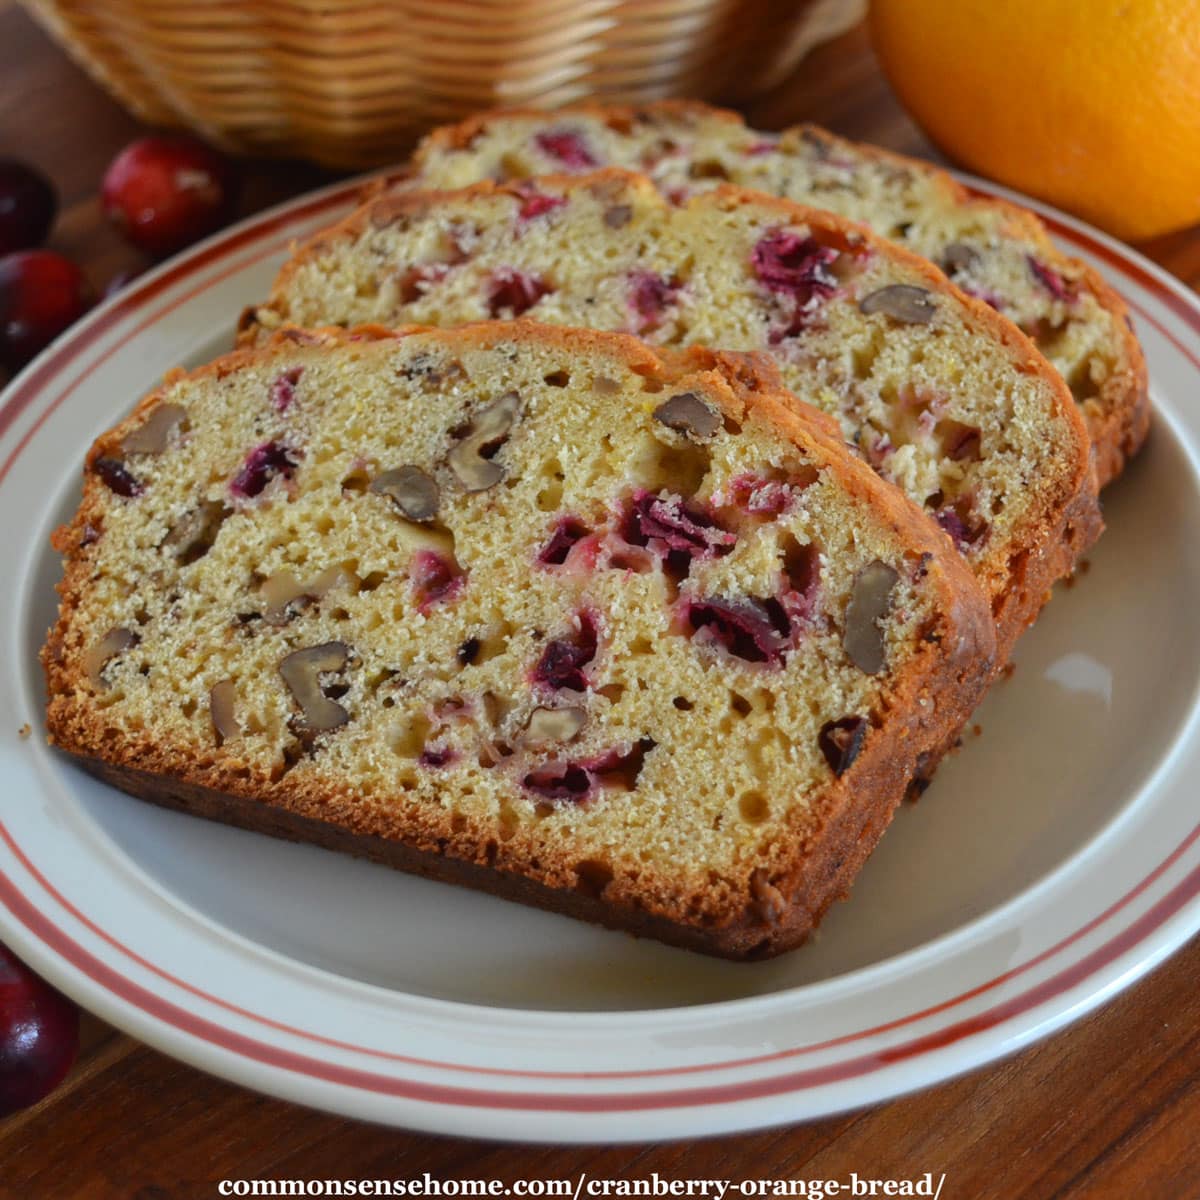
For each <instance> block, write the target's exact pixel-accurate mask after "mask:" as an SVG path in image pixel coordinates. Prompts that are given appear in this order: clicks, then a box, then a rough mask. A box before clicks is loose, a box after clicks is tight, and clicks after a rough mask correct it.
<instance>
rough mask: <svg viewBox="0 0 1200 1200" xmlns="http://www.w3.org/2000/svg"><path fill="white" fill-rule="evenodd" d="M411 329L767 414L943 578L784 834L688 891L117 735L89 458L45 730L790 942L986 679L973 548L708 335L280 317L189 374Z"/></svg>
mask: <svg viewBox="0 0 1200 1200" xmlns="http://www.w3.org/2000/svg"><path fill="white" fill-rule="evenodd" d="M418 333H420V334H422V335H424V336H426V337H429V338H432V339H437V340H445V341H449V342H452V343H453V344H454V345H456V346H458V347H461V346H462V345H463V343H464V342H470V343H472V344H474V345H480V346H487V345H491V344H494V343H496V342H502V341H511V340H512V339H514V338H528V339H536V340H537V341H539V342H540V343H542V344H556V345H558V346H560V347H562V348H564V349H568V350H575V351H579V350H580V349H581V347H584V346H591V347H597V348H602V349H603V350H604V351H605V352H606V353H608V354H610V355H611V354H615V355H617V356H619V357H622V358H623V359H624V360H625V361H626V362H628V363H629V365H630V366H631V367H633V368H634V369H636V370H638V371H639V372H642V373H650V374H653V375H656V376H658V377H659V378H661V379H662V380H663V381H664V382H666V383H670V384H678V383H682V382H685V381H687V380H691V381H692V384H693V386H696V385H698V384H700V383H701V382H702V383H703V385H704V386H705V387H706V389H707V390H708V393H709V394H710V395H711V396H712V397H713V398H714V399H715V400H717V401H718V402H719V403H720V404H721V405H722V407H723V408H724V409H725V413H726V417H727V419H729V420H733V421H744V420H746V419H748V418H753V419H756V420H764V421H767V422H769V423H771V424H773V425H774V426H775V427H777V428H778V429H779V430H780V431H781V432H782V433H783V434H784V435H785V436H787V437H788V438H790V439H791V440H792V441H793V442H794V443H796V444H797V445H798V446H800V447H801V448H802V450H803V451H804V453H805V454H806V456H808V457H809V458H810V459H811V460H812V461H813V462H814V463H815V464H817V465H819V466H822V467H824V468H825V469H827V470H828V471H830V472H831V473H833V474H834V475H835V476H836V477H837V479H838V480H839V481H840V482H841V484H842V485H843V487H844V488H845V489H846V490H847V491H848V492H850V493H852V494H853V495H855V496H858V497H863V498H864V499H866V500H867V501H868V502H869V503H870V504H871V505H872V506H873V508H874V510H875V511H876V512H877V513H878V514H879V516H880V518H881V520H883V521H885V522H886V523H887V524H888V525H889V526H890V527H891V528H892V529H893V530H895V531H896V534H897V535H898V537H899V539H900V540H901V541H902V543H903V544H905V545H906V546H907V547H908V548H909V550H910V553H911V554H912V555H913V556H914V560H915V561H919V562H920V563H921V564H922V569H923V571H924V576H923V578H924V580H925V583H926V585H927V586H928V587H930V588H932V589H934V591H935V593H936V597H937V601H936V605H935V610H936V612H937V613H938V614H939V615H938V616H937V617H936V618H935V619H934V621H933V622H932V624H931V625H930V626H929V627H928V628H926V629H925V630H924V634H923V640H922V641H921V643H920V644H919V646H918V647H917V648H916V650H915V651H914V654H913V657H912V659H911V661H910V662H909V664H908V665H907V666H906V667H905V668H904V669H903V670H902V671H898V672H897V673H896V675H897V678H895V679H894V680H892V681H890V687H889V689H888V690H887V691H886V692H885V695H884V697H883V703H882V704H881V706H880V715H879V719H878V721H879V723H878V726H877V727H875V728H873V729H872V730H871V731H870V733H869V735H868V736H867V738H866V740H865V743H864V747H863V750H862V752H861V753H860V754H859V756H858V758H857V759H856V760H855V761H854V762H853V763H852V765H851V766H850V767H849V769H848V770H847V771H846V772H845V773H844V774H843V775H842V776H841V778H833V779H831V780H830V782H829V784H828V786H827V787H826V788H824V789H823V791H822V792H821V793H820V794H819V795H818V796H816V797H815V798H814V800H813V802H812V804H811V805H810V806H809V807H808V808H806V809H800V810H798V811H797V812H796V813H795V814H794V817H793V823H794V833H795V836H794V838H793V839H792V844H791V845H789V846H787V847H784V848H782V849H781V851H780V852H779V853H778V854H776V855H775V856H774V857H773V858H772V859H771V861H770V862H769V863H768V864H767V865H766V866H765V867H763V868H761V874H760V873H759V872H757V871H756V872H755V874H754V875H752V876H751V877H750V879H749V886H748V887H745V888H741V889H740V890H739V889H737V888H733V887H727V888H726V889H725V890H724V891H722V892H720V893H718V894H716V895H703V894H695V895H690V896H680V895H679V894H678V889H677V888H676V889H675V890H674V891H673V890H672V881H671V880H669V879H665V878H655V877H654V876H653V875H652V874H647V875H646V876H645V877H643V878H642V879H641V880H639V881H638V884H637V886H636V887H634V886H632V884H631V883H630V882H629V881H626V880H621V879H617V880H614V881H611V882H608V883H604V884H601V885H600V886H599V887H597V885H596V883H595V881H594V880H592V879H589V878H588V877H587V876H586V875H585V874H581V873H580V872H579V871H577V870H576V864H574V863H570V862H565V861H557V862H555V861H537V860H535V859H534V858H533V856H532V855H531V854H530V852H529V847H528V846H527V845H525V844H523V843H522V841H521V839H520V838H519V837H515V838H511V839H509V840H504V839H501V838H498V837H497V836H496V831H495V830H494V829H490V828H477V827H474V826H473V825H472V824H471V823H470V822H468V823H467V824H466V825H465V826H462V825H458V826H456V825H455V824H454V823H453V822H452V820H451V815H450V813H449V812H443V813H442V814H441V816H440V817H432V816H429V815H428V814H425V815H417V814H414V813H413V812H412V811H411V810H408V809H407V808H406V806H405V805H404V804H403V798H402V796H395V797H391V798H390V801H391V802H389V803H386V804H367V805H364V804H361V803H354V802H353V794H352V792H351V790H350V789H349V788H348V787H347V786H345V785H342V784H340V783H339V781H334V780H323V781H322V782H321V784H320V786H313V785H311V784H308V785H306V784H303V783H295V782H293V780H294V777H292V776H288V775H284V776H282V777H281V778H271V777H268V776H267V775H266V774H264V773H262V772H261V771H255V770H254V769H251V767H250V766H249V765H248V764H247V763H245V762H244V761H242V760H239V759H238V757H237V756H236V750H235V749H234V748H232V746H227V747H225V748H222V747H217V746H215V745H214V747H213V748H212V749H211V750H209V751H207V752H205V753H203V754H196V753H195V752H194V751H193V752H191V753H181V752H179V751H178V750H176V749H175V748H173V747H172V746H170V745H163V744H161V743H160V742H159V741H156V740H155V739H154V738H153V737H152V736H151V734H150V733H149V732H147V733H145V734H144V735H142V736H141V737H139V738H135V737H133V736H132V735H129V734H128V733H123V732H122V731H121V730H119V729H117V728H116V727H115V726H111V725H109V724H108V723H107V722H106V719H105V715H104V710H103V709H100V708H97V707H96V706H95V705H94V704H93V703H91V692H90V690H89V689H88V688H87V687H86V686H85V681H84V680H83V679H82V678H81V669H80V661H81V660H80V655H79V653H78V647H77V646H76V645H75V644H74V641H73V629H72V626H73V621H74V618H75V614H76V612H77V610H78V607H79V605H80V602H81V599H82V597H83V594H84V591H85V589H86V587H87V583H88V578H89V574H90V566H89V557H90V553H91V550H90V545H89V544H87V543H88V538H87V537H86V536H85V534H86V531H87V530H88V528H89V526H92V525H93V524H94V523H97V522H99V521H100V520H101V518H102V513H103V506H104V494H103V492H102V490H101V488H102V485H101V484H100V483H99V482H98V480H97V479H96V477H95V476H94V475H93V474H92V473H90V472H89V474H88V476H87V479H86V483H85V489H84V498H83V502H82V504H81V506H80V509H79V511H78V513H77V514H76V516H75V518H74V519H73V521H72V522H71V523H70V524H69V525H67V526H64V527H63V528H62V529H60V530H59V531H57V533H56V534H55V538H54V544H55V546H56V547H57V548H59V549H60V550H61V551H62V552H63V553H64V555H65V556H66V560H67V561H66V571H65V575H64V579H63V582H62V584H61V585H60V588H59V590H60V594H61V598H62V600H61V606H60V612H59V617H58V620H57V622H56V624H55V626H54V628H53V629H52V630H51V632H50V635H49V638H48V640H47V644H46V647H45V648H44V650H43V654H42V658H43V664H44V667H45V671H46V678H47V685H48V690H49V695H50V700H49V705H48V710H47V726H48V731H49V735H50V740H51V741H52V743H54V744H55V745H57V746H59V747H61V748H62V749H64V750H67V751H70V752H71V753H73V754H75V755H77V756H79V758H80V759H81V760H82V761H83V764H84V765H85V766H86V767H87V768H88V769H89V770H92V771H93V772H95V773H96V774H98V775H100V776H101V777H102V778H105V779H107V780H109V781H110V782H113V783H115V784H116V785H117V786H119V787H121V788H123V789H124V790H126V791H129V792H131V793H132V794H134V795H138V796H142V797H144V798H146V799H150V800H153V801H155V802H157V803H160V804H165V805H168V806H170V807H176V808H181V809H183V810H184V811H188V812H194V813H197V814H198V815H202V816H207V817H211V818H213V819H218V820H222V821H226V822H228V823H231V824H236V825H240V826H242V827H245V828H252V829H258V830H260V831H263V832H269V833H273V834H276V835H278V836H284V837H290V838H294V839H297V840H303V841H308V842H313V843H315V844H318V845H324V846H329V847H331V848H335V849H341V850H347V851H349V852H351V853H357V854H362V855H365V856H368V857H371V858H374V859H376V860H377V861H381V862H387V863H389V864H391V865H393V866H399V867H403V868H405V869H407V870H412V871H416V872H418V873H420V874H423V875H428V876H431V877H435V878H440V879H448V880H452V881H454V882H460V883H465V884H468V885H470V886H473V887H480V888H483V889H484V890H488V891H492V892H495V893H497V894H499V895H505V896H508V897H510V898H513V899H519V900H522V901H524V902H526V903H533V904H537V905H540V906H542V907H546V908H552V909H555V910H557V911H562V912H567V913H570V914H572V915H576V916H581V917H585V918H587V919H590V920H594V921H599V922H601V923H603V924H606V925H610V926H613V927H617V928H625V929H629V930H631V931H632V932H635V933H641V934H645V935H648V936H654V937H657V938H660V939H662V940H665V941H669V942H673V943H675V944H679V945H685V946H690V947H691V948H693V949H698V950H704V951H706V952H709V953H715V954H722V955H726V956H729V957H735V958H744V957H761V956H766V955H770V954H774V953H778V952H780V951H782V950H785V949H788V948H790V947H792V946H794V945H796V944H798V943H799V942H800V941H802V940H803V938H804V937H805V936H806V935H807V933H808V932H809V930H810V929H811V928H812V927H813V926H814V925H815V923H816V922H817V921H818V920H819V919H820V916H821V914H822V913H823V912H824V911H825V909H826V908H827V907H828V905H829V904H830V903H831V902H832V901H833V900H834V899H836V898H837V897H838V896H839V895H842V894H844V893H845V891H846V889H847V888H848V886H849V882H850V880H851V879H852V878H853V876H854V874H855V873H856V871H857V870H858V868H859V867H860V866H861V864H862V862H863V861H864V860H865V858H866V856H867V855H868V854H869V853H870V850H871V849H872V848H873V847H874V844H875V842H876V841H877V840H878V837H879V835H880V834H881V833H882V831H883V829H884V828H885V827H886V825H887V823H888V821H889V820H890V818H891V815H892V813H893V812H894V810H895V807H896V805H897V804H898V803H899V800H900V799H901V798H902V796H903V795H904V792H905V789H906V787H907V785H908V783H909V781H910V779H911V778H912V777H913V775H914V774H915V773H916V772H917V770H918V769H919V766H920V764H921V762H922V760H923V758H926V757H927V756H928V755H929V754H930V753H931V752H932V751H934V750H935V749H936V748H937V747H939V746H941V745H942V744H943V743H945V742H946V741H947V740H948V739H949V740H953V738H954V737H955V736H956V735H957V732H958V730H959V728H960V727H961V725H962V724H963V722H964V721H965V720H966V718H967V716H968V715H969V713H970V711H971V710H972V708H973V707H974V706H975V704H976V703H977V702H978V700H979V699H980V698H981V696H982V694H983V691H984V689H985V688H986V686H987V683H988V680H989V679H990V677H991V674H992V667H993V663H994V635H993V630H992V623H991V620H990V617H989V613H988V611H987V606H986V602H985V600H984V598H983V597H982V595H981V594H980V592H979V590H978V587H977V585H976V583H975V581H974V580H973V578H972V577H971V575H970V573H969V571H968V569H967V567H966V565H965V563H963V562H962V560H961V559H960V558H959V557H958V555H957V554H955V553H954V552H953V551H952V550H951V548H950V546H949V543H948V539H946V538H945V537H944V536H943V535H942V534H941V533H940V531H938V530H937V529H936V527H934V526H933V525H932V523H931V522H930V521H929V520H928V519H927V518H926V517H925V515H924V514H923V513H921V512H920V511H919V510H918V509H917V508H915V506H913V505H912V504H911V503H910V502H909V501H908V500H907V499H906V498H905V497H904V496H903V495H902V494H901V493H899V492H898V491H896V490H895V489H892V488H890V487H888V486H887V485H885V484H883V483H882V482H881V481H880V480H879V479H878V478H877V477H876V476H875V475H874V473H873V472H872V471H871V470H870V469H869V468H868V467H867V466H866V465H865V464H863V463H861V462H860V461H858V460H857V459H855V458H853V457H852V456H851V455H849V454H848V453H847V452H846V450H845V449H844V447H842V446H841V445H840V443H839V441H838V439H837V436H836V434H835V433H834V432H832V431H831V430H830V428H829V422H828V419H827V418H825V417H824V416H822V415H820V414H816V413H815V412H814V411H812V410H808V409H806V408H804V407H797V406H796V405H795V402H794V401H793V400H792V399H791V398H790V397H788V396H787V395H786V394H785V393H783V392H782V391H781V388H780V383H779V377H778V373H777V371H776V369H775V367H774V365H773V364H772V363H771V362H770V361H769V360H767V359H765V358H763V357H760V356H757V355H726V354H719V353H713V352H710V351H705V350H687V351H677V352H671V353H669V354H666V355H658V354H655V353H654V352H653V351H651V350H650V349H649V348H647V347H645V346H644V345H643V344H642V343H640V342H638V341H636V340H635V339H633V338H630V337H626V336H624V335H615V334H601V333H595V332H591V331H576V330H568V329H562V328H555V327H546V326H539V325H536V324H534V323H533V322H512V323H499V322H488V323H483V324H479V325H475V326H468V327H464V328H462V329H459V330H455V331H451V332H446V331H428V330H419V329H416V328H413V327H410V328H406V329H402V330H399V331H387V330H382V329H378V328H361V329H357V330H353V331H349V332H347V331H343V330H319V331H298V330H288V331H284V332H282V333H280V334H279V335H277V336H276V337H275V338H274V339H272V340H271V342H269V343H268V344H266V345H265V346H263V347H260V348H257V349H254V350H239V351H235V352H234V353H232V354H230V355H227V356H225V357H224V358H222V359H219V360H218V361H216V362H215V363H212V364H210V365H208V366H206V367H203V368H201V369H200V370H198V371H196V372H194V373H193V375H192V378H204V377H220V376H222V375H223V374H225V373H227V372H230V371H236V370H237V369H238V368H239V367H240V366H242V365H245V364H247V363H249V362H251V361H259V360H262V359H264V358H269V357H271V356H273V355H277V354H283V353H286V352H288V351H289V350H292V349H294V346H295V344H296V343H297V342H299V343H308V344H314V345H317V344H319V345H327V346H331V347H336V346H345V345H348V344H350V343H354V342H370V341H377V340H387V339H394V338H397V337H407V336H412V335H415V334H418ZM176 378H177V377H176ZM162 394H163V393H162V391H161V390H160V391H159V392H157V393H154V394H152V395H151V396H148V397H147V398H146V399H144V400H143V401H142V402H141V404H139V406H138V408H137V410H135V414H134V415H133V416H131V417H130V418H128V419H127V420H126V421H125V422H123V423H122V424H121V425H119V426H118V427H116V429H114V430H112V431H109V432H108V433H106V434H104V435H102V436H101V437H100V438H99V439H98V440H97V442H96V444H95V445H94V446H93V448H92V450H91V451H90V453H89V456H88V462H89V464H91V463H94V461H95V459H96V457H97V456H99V455H101V454H103V453H105V452H107V451H109V450H111V449H112V447H113V446H114V445H115V443H116V442H117V441H118V440H119V439H120V438H121V437H123V436H124V434H125V432H127V431H128V430H129V429H130V428H132V427H134V426H135V425H136V423H137V421H138V419H139V417H140V415H141V414H144V413H145V412H146V410H148V409H149V408H150V407H152V406H153V405H155V404H157V403H158V402H159V401H160V400H161V398H162ZM753 865H754V864H751V866H753ZM747 870H748V871H749V870H750V868H749V867H748V868H747Z"/></svg>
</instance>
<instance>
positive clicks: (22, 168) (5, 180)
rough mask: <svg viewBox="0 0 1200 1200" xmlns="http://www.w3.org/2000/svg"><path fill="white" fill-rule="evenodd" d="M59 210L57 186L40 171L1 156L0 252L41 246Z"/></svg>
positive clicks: (9, 252)
mask: <svg viewBox="0 0 1200 1200" xmlns="http://www.w3.org/2000/svg"><path fill="white" fill-rule="evenodd" d="M57 213H58V197H57V195H55V192H54V186H53V185H52V184H51V182H50V181H49V180H48V179H47V178H46V177H45V176H44V175H43V174H42V173H41V172H40V171H35V170H34V169H33V168H32V167H30V166H27V165H26V164H25V163H22V162H17V161H16V160H14V159H11V158H6V159H0V255H3V254H12V253H13V252H14V251H16V250H29V249H31V248H32V247H34V246H40V245H41V244H42V243H43V242H44V241H45V240H46V234H48V233H49V232H50V226H51V225H53V224H54V218H55V215H56V214H57Z"/></svg>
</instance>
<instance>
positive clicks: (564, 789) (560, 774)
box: [521, 763, 592, 800]
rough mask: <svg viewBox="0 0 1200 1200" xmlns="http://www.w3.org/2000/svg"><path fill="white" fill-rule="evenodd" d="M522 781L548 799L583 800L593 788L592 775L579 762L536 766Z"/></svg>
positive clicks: (532, 790)
mask: <svg viewBox="0 0 1200 1200" xmlns="http://www.w3.org/2000/svg"><path fill="white" fill-rule="evenodd" d="M521 783H522V784H523V785H524V786H525V787H526V788H527V789H528V790H529V791H531V792H533V793H534V794H535V795H537V796H541V797H542V798H543V799H546V800H583V799H584V798H586V796H587V794H588V793H589V792H590V791H591V790H592V777H591V776H590V775H589V774H588V773H587V772H586V771H585V770H584V769H583V768H582V767H581V766H579V765H578V764H577V763H547V764H546V765H545V766H543V767H535V768H534V769H533V770H532V771H530V772H529V773H528V774H527V775H526V776H525V778H524V779H522V780H521Z"/></svg>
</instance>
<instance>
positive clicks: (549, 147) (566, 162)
mask: <svg viewBox="0 0 1200 1200" xmlns="http://www.w3.org/2000/svg"><path fill="white" fill-rule="evenodd" d="M534 141H536V142H537V144H538V148H539V149H540V150H541V151H542V153H543V154H547V155H549V156H550V157H551V158H553V159H556V160H557V161H558V162H560V163H562V165H563V166H564V167H570V169H571V170H572V171H586V170H587V169H588V168H589V167H595V166H597V165H599V164H598V160H597V159H596V157H595V155H594V154H593V153H592V152H591V150H590V149H588V145H587V143H586V142H585V141H584V140H583V136H582V134H578V133H575V132H574V131H573V130H570V129H548V130H546V132H545V133H539V134H538V135H537V137H536V138H534Z"/></svg>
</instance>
